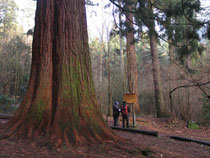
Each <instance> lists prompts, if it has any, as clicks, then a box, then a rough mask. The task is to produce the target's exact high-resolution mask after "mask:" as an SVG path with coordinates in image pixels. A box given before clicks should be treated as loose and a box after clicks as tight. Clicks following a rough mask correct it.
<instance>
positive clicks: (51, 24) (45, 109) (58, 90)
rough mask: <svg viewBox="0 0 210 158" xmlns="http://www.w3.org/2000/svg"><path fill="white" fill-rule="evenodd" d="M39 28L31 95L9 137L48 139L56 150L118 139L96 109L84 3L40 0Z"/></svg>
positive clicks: (81, 0)
mask: <svg viewBox="0 0 210 158" xmlns="http://www.w3.org/2000/svg"><path fill="white" fill-rule="evenodd" d="M35 24H36V25H35V32H34V40H33V48H32V54H33V55H32V67H31V76H30V81H29V86H28V90H27V93H26V96H25V98H24V100H23V102H22V104H21V106H20V108H19V109H18V111H17V113H16V114H15V116H14V117H13V118H12V119H11V120H10V122H9V123H8V125H7V127H6V129H7V130H6V131H7V134H8V135H9V136H11V135H15V136H21V137H22V136H24V137H37V136H40V135H46V136H47V135H49V136H50V139H51V141H52V142H53V143H55V144H56V146H57V147H59V146H61V145H62V144H66V145H69V144H75V143H76V144H77V143H86V142H88V141H92V142H97V141H103V140H107V139H117V137H116V136H115V134H113V132H112V131H111V130H110V128H108V127H107V125H106V124H105V122H104V120H103V118H102V115H101V113H100V110H99V107H98V106H97V101H96V96H95V90H94V87H93V86H94V84H93V79H92V72H91V62H90V54H89V47H88V35H87V24H86V13H85V0H71V1H68V0H53V1H51V0H45V1H43V0H38V1H37V11H36V18H35ZM8 131H9V132H8Z"/></svg>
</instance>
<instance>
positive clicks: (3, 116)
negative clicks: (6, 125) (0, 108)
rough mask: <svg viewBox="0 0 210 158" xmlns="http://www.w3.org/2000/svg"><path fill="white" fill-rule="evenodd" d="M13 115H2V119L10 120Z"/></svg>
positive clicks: (0, 116) (0, 115) (0, 117)
mask: <svg viewBox="0 0 210 158" xmlns="http://www.w3.org/2000/svg"><path fill="white" fill-rule="evenodd" d="M11 117H12V115H9V114H0V119H10V118H11Z"/></svg>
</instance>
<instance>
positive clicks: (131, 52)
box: [126, 6, 140, 113]
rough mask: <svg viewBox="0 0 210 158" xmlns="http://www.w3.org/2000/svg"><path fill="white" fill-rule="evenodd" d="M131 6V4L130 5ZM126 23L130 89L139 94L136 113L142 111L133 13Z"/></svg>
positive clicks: (135, 106)
mask: <svg viewBox="0 0 210 158" xmlns="http://www.w3.org/2000/svg"><path fill="white" fill-rule="evenodd" d="M129 7H130V8H131V6H129ZM126 23H127V25H128V31H127V34H126V39H127V81H128V91H129V92H135V93H136V96H137V103H135V104H134V109H135V112H136V113H139V112H140V106H139V100H138V98H139V89H138V69H137V62H136V49H135V40H134V32H133V30H134V28H133V14H131V13H127V14H126Z"/></svg>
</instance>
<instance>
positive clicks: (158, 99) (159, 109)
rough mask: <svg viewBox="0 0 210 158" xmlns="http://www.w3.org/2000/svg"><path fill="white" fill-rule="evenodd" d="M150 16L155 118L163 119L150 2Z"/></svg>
mask: <svg viewBox="0 0 210 158" xmlns="http://www.w3.org/2000/svg"><path fill="white" fill-rule="evenodd" d="M150 15H151V17H152V19H151V20H150V21H149V22H150V23H149V24H150V28H149V39H150V49H151V55H152V70H153V84H154V92H155V106H156V110H157V117H163V116H165V113H166V107H165V103H164V100H163V91H162V85H161V76H160V62H159V58H158V49H157V38H156V36H155V32H156V31H155V21H154V20H153V18H154V13H153V7H152V2H150Z"/></svg>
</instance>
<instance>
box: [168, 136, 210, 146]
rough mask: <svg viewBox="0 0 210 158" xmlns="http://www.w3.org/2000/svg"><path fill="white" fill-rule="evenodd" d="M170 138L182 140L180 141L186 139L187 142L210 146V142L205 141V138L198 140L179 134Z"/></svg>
mask: <svg viewBox="0 0 210 158" xmlns="http://www.w3.org/2000/svg"><path fill="white" fill-rule="evenodd" d="M170 138H171V139H175V140H180V141H185V142H194V143H198V144H203V145H207V146H210V142H207V141H203V140H196V139H191V138H184V137H178V136H170Z"/></svg>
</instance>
